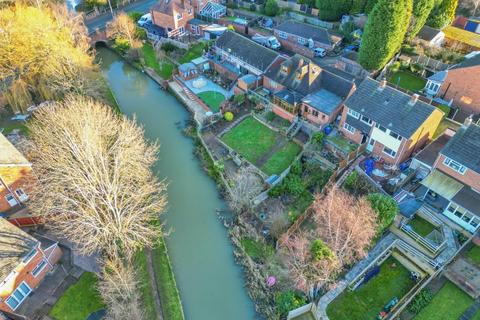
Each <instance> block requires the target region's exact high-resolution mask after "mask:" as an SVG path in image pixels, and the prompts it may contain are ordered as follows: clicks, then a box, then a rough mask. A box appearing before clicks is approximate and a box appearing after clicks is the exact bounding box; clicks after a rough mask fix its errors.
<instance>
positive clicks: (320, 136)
mask: <svg viewBox="0 0 480 320" xmlns="http://www.w3.org/2000/svg"><path fill="white" fill-rule="evenodd" d="M324 139H325V133H323V132H321V131H320V132H316V133H315V134H314V135H313V137H312V141H313V142H314V143H315V144H317V145H319V146H321V145H323V140H324Z"/></svg>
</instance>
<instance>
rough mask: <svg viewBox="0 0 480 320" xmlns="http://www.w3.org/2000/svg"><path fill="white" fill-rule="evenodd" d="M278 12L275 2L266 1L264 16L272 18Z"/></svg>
mask: <svg viewBox="0 0 480 320" xmlns="http://www.w3.org/2000/svg"><path fill="white" fill-rule="evenodd" d="M279 11H280V8H279V6H278V3H277V0H267V2H266V3H265V14H266V15H267V16H270V17H273V16H275V15H276V14H277V13H278V12H279Z"/></svg>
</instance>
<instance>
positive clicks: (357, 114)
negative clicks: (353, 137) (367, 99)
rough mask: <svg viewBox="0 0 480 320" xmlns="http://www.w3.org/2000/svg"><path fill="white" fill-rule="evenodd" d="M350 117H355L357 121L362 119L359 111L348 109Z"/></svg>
mask: <svg viewBox="0 0 480 320" xmlns="http://www.w3.org/2000/svg"><path fill="white" fill-rule="evenodd" d="M347 113H348V114H349V115H351V116H352V117H354V118H355V119H359V118H360V113H358V112H357V111H355V110H353V109H348V112H347Z"/></svg>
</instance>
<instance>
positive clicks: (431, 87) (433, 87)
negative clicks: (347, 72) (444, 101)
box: [428, 82, 440, 92]
mask: <svg viewBox="0 0 480 320" xmlns="http://www.w3.org/2000/svg"><path fill="white" fill-rule="evenodd" d="M439 88H440V86H439V85H438V83H435V82H430V83H429V84H428V89H429V90H431V91H433V92H437V91H438V89H439Z"/></svg>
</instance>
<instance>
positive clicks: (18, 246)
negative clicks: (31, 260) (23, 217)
mask: <svg viewBox="0 0 480 320" xmlns="http://www.w3.org/2000/svg"><path fill="white" fill-rule="evenodd" d="M37 244H38V241H37V240H36V239H35V238H34V237H32V236H31V235H29V234H28V233H26V232H24V231H22V230H21V229H19V228H17V227H16V226H14V225H13V224H11V223H10V222H8V221H7V220H5V219H3V218H0V281H2V280H4V279H5V278H6V277H7V276H8V275H9V274H10V273H11V272H12V271H13V270H14V269H15V268H16V267H17V266H18V265H19V264H20V263H21V262H22V260H23V258H24V257H25V256H26V255H27V254H28V253H29V252H30V251H32V250H33V249H34V248H35V247H36V246H37Z"/></svg>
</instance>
